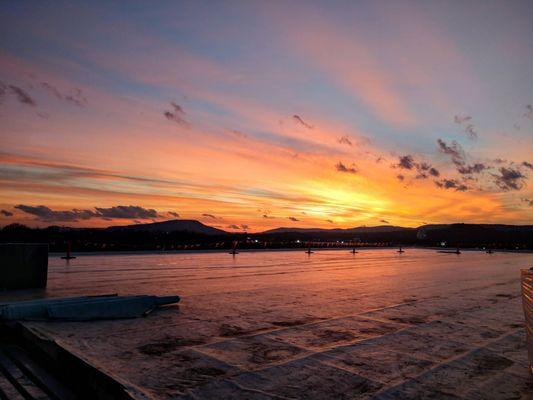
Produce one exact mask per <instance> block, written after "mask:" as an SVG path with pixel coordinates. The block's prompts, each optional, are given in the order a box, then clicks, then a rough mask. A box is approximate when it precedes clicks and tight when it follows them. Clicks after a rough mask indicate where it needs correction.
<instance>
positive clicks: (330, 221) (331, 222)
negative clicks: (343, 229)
mask: <svg viewBox="0 0 533 400" xmlns="http://www.w3.org/2000/svg"><path fill="white" fill-rule="evenodd" d="M326 222H329V223H330V224H333V223H334V222H333V220H331V219H327V220H326Z"/></svg>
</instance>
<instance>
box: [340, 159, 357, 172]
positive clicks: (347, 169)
mask: <svg viewBox="0 0 533 400" xmlns="http://www.w3.org/2000/svg"><path fill="white" fill-rule="evenodd" d="M335 169H336V170H337V171H339V172H347V173H349V174H356V173H357V168H355V166H353V164H352V166H351V167H347V166H346V165H344V164H343V163H342V162H340V161H339V162H338V163H337V164H336V165H335Z"/></svg>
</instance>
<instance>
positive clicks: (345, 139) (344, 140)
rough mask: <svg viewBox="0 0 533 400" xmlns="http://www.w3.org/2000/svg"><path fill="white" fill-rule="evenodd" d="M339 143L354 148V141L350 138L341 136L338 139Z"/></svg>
mask: <svg viewBox="0 0 533 400" xmlns="http://www.w3.org/2000/svg"><path fill="white" fill-rule="evenodd" d="M337 142H339V143H340V144H345V145H348V146H353V143H352V141H351V140H350V138H349V137H348V136H346V135H345V136H341V137H340V138H338V139H337Z"/></svg>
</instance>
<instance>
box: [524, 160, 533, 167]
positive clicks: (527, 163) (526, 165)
mask: <svg viewBox="0 0 533 400" xmlns="http://www.w3.org/2000/svg"><path fill="white" fill-rule="evenodd" d="M522 165H523V166H524V167H526V168H529V169H533V164H531V163H530V162H527V161H522Z"/></svg>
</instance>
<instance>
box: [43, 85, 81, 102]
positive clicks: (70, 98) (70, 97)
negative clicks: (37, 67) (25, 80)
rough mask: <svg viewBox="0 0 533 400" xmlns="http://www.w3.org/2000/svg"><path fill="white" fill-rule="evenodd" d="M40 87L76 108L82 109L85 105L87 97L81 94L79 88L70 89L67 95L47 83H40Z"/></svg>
mask: <svg viewBox="0 0 533 400" xmlns="http://www.w3.org/2000/svg"><path fill="white" fill-rule="evenodd" d="M40 85H41V87H42V88H44V89H45V90H47V91H48V92H49V93H50V94H52V95H53V96H54V97H55V98H57V99H58V100H63V101H66V102H67V103H72V104H74V105H76V106H78V107H84V106H86V105H87V103H88V101H87V97H85V95H84V94H83V91H82V90H81V89H79V88H74V89H72V90H71V91H70V92H69V93H62V92H61V91H60V90H59V89H58V88H57V87H55V86H54V85H52V84H51V83H48V82H41V84H40Z"/></svg>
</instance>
